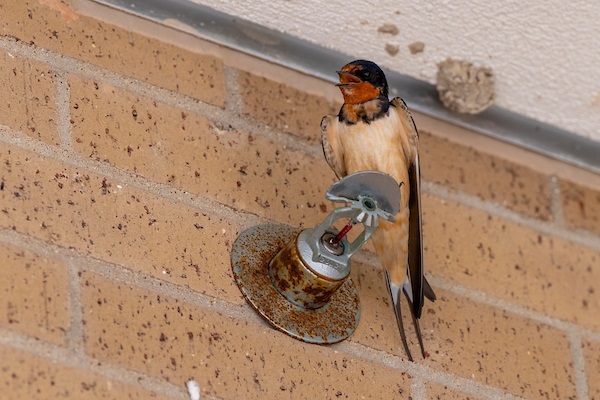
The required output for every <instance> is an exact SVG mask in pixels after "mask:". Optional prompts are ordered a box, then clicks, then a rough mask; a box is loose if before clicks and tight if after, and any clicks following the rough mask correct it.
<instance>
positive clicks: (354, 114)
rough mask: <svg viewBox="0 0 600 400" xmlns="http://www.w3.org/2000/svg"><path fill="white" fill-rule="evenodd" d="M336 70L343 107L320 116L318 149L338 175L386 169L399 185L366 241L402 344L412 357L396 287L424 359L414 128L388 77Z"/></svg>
mask: <svg viewBox="0 0 600 400" xmlns="http://www.w3.org/2000/svg"><path fill="white" fill-rule="evenodd" d="M337 73H338V75H339V83H338V84H337V86H338V87H339V89H340V91H341V92H342V96H343V97H344V105H343V106H342V108H341V109H340V112H339V114H338V115H328V116H325V117H324V118H323V120H322V122H321V135H322V141H323V152H324V154H325V159H326V160H327V163H328V164H329V166H330V167H331V169H332V170H333V171H334V172H335V174H336V175H337V177H338V179H339V178H342V177H344V176H346V175H348V174H351V173H354V172H358V171H364V170H373V171H380V172H385V173H387V174H388V175H390V176H391V177H392V178H394V179H395V180H396V182H398V183H399V184H400V191H401V200H400V201H401V204H400V211H399V212H398V214H397V215H396V221H395V222H393V223H391V222H387V221H382V222H381V223H380V225H379V228H378V229H377V230H376V231H375V232H374V233H373V235H372V236H371V240H372V241H373V246H374V247H375V252H376V253H377V257H378V259H379V261H380V262H381V264H382V265H383V267H384V269H385V278H386V284H387V288H388V291H389V294H390V296H391V298H392V303H393V308H394V313H395V315H396V322H397V324H398V329H399V330H400V336H401V338H402V344H403V345H404V349H405V351H406V354H407V356H408V358H409V359H410V360H411V361H412V355H411V353H410V350H409V348H408V344H407V341H406V334H405V332H404V326H403V323H402V314H401V311H400V297H401V291H403V292H404V295H405V296H406V298H407V300H408V303H409V308H410V311H411V314H412V320H413V324H414V326H415V331H416V333H417V338H418V340H419V345H420V347H421V353H422V355H423V357H425V356H426V355H425V349H424V346H423V338H422V336H421V329H420V327H419V318H420V317H421V311H422V309H423V301H424V297H427V298H428V299H430V300H432V301H433V300H435V293H434V292H433V290H432V288H431V286H430V285H429V283H428V282H427V281H426V280H425V277H424V276H423V241H422V237H421V193H420V180H421V178H420V172H419V152H418V141H419V138H418V133H417V128H416V126H415V123H414V121H413V118H412V116H411V115H410V112H409V110H408V107H407V106H406V103H404V101H403V100H402V99H401V98H399V97H396V98H395V99H393V100H392V101H390V100H389V98H388V84H387V80H386V78H385V75H384V73H383V71H382V70H381V68H379V66H377V64H375V63H373V62H371V61H365V60H356V61H352V62H351V63H349V64H346V65H345V66H344V67H342V69H341V70H340V71H337Z"/></svg>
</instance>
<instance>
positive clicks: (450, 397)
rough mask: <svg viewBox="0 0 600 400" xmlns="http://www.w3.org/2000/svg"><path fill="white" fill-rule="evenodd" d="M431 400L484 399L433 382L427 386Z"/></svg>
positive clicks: (428, 396)
mask: <svg viewBox="0 0 600 400" xmlns="http://www.w3.org/2000/svg"><path fill="white" fill-rule="evenodd" d="M425 387H426V388H427V389H426V390H427V398H428V399H429V400H483V399H484V397H479V396H474V395H471V394H466V393H464V392H461V391H459V390H458V389H454V388H450V387H448V386H445V385H440V384H437V383H433V382H427V383H426V384H425Z"/></svg>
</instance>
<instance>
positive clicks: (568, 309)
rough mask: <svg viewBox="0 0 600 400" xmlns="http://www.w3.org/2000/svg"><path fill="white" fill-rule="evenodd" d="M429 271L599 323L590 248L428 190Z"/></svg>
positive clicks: (598, 284)
mask: <svg viewBox="0 0 600 400" xmlns="http://www.w3.org/2000/svg"><path fill="white" fill-rule="evenodd" d="M423 210H424V217H423V220H424V227H423V231H424V247H425V265H426V268H427V270H428V271H431V273H433V274H435V275H438V276H442V277H445V278H447V279H451V280H453V281H456V282H459V283H461V284H464V285H466V286H469V287H473V288H475V289H477V290H479V291H483V292H486V293H489V294H491V295H493V296H496V297H499V298H502V299H505V300H508V301H511V302H516V303H519V304H521V305H522V306H524V307H527V308H529V309H532V310H536V311H539V312H541V313H543V314H546V315H548V316H551V317H556V318H560V319H563V320H566V321H571V322H574V323H577V324H580V325H583V326H586V327H589V328H591V329H599V328H600V319H598V318H597V315H600V297H599V296H598V295H597V293H598V292H600V270H599V269H598V268H597V266H598V263H599V262H600V256H599V255H598V254H597V253H596V252H594V251H592V250H591V249H589V248H587V247H584V246H581V245H578V244H575V243H573V242H569V241H567V240H564V239H560V238H557V237H553V236H551V235H547V234H543V233H539V232H537V231H535V230H534V229H532V228H529V227H526V226H523V225H519V224H517V223H514V222H512V221H509V220H506V219H503V218H500V217H494V216H490V215H488V214H486V213H485V212H482V211H479V210H476V209H472V208H468V207H465V206H462V205H459V204H457V203H453V202H449V201H444V200H440V199H438V198H435V197H433V196H424V197H423Z"/></svg>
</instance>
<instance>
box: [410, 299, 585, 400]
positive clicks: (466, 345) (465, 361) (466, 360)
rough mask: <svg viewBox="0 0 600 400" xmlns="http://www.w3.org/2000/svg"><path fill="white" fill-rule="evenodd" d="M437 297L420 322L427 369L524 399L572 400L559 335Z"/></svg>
mask: <svg viewBox="0 0 600 400" xmlns="http://www.w3.org/2000/svg"><path fill="white" fill-rule="evenodd" d="M436 294H437V296H438V300H437V301H435V302H434V303H428V305H427V309H426V310H425V311H424V312H423V316H422V318H421V329H422V330H423V332H424V339H425V343H426V344H427V351H428V352H429V354H430V356H429V357H428V358H427V360H425V361H424V362H425V363H426V364H428V365H429V366H431V367H433V368H435V369H441V370H445V371H447V372H450V373H453V374H456V375H459V376H462V377H463V378H466V379H473V380H475V381H477V382H480V383H483V384H486V385H490V386H493V387H497V388H500V389H503V390H506V391H508V392H509V393H512V394H514V395H517V396H523V397H525V398H549V399H575V398H576V395H575V379H574V372H573V360H572V357H571V348H570V345H569V341H568V340H567V338H566V337H565V335H564V333H562V332H560V331H559V330H557V329H554V328H551V327H549V326H547V325H542V324H538V323H535V322H533V321H531V320H529V319H525V318H522V317H519V316H517V315H514V314H511V313H508V312H506V311H502V310H500V309H497V308H493V307H490V306H486V305H482V304H478V303H474V302H472V301H469V300H467V299H464V298H461V297H458V296H456V295H453V294H452V293H449V292H446V291H444V290H441V289H437V291H436ZM409 323H410V322H409ZM413 348H415V350H414V351H415V352H417V351H418V350H417V349H418V347H416V346H413ZM417 354H418V352H417ZM422 362H423V361H422Z"/></svg>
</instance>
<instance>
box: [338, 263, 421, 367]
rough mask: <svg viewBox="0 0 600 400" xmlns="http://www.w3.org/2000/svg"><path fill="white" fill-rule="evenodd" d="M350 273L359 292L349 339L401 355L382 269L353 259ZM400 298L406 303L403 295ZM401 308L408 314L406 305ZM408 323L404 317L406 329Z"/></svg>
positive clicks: (401, 348)
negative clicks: (356, 318)
mask: <svg viewBox="0 0 600 400" xmlns="http://www.w3.org/2000/svg"><path fill="white" fill-rule="evenodd" d="M351 277H352V282H354V284H355V285H356V288H357V289H358V292H359V295H360V309H361V311H360V323H359V325H358V328H357V329H356V331H355V332H354V334H353V335H352V336H351V337H350V339H349V340H350V341H353V342H358V343H361V344H364V345H366V346H369V347H372V348H376V349H378V350H382V351H385V352H387V353H390V354H395V355H398V356H400V357H404V358H405V357H406V354H405V353H404V348H403V347H402V342H401V341H400V336H399V333H398V325H397V323H396V318H395V316H394V312H393V310H392V302H391V299H390V295H389V294H388V291H387V288H386V286H385V277H384V275H383V269H381V268H374V267H371V266H368V265H366V264H359V263H353V264H352V271H351ZM402 301H403V303H406V301H405V299H404V298H403V299H402ZM425 307H427V304H426V305H425ZM404 311H406V313H405V315H406V316H410V314H409V311H408V308H406V309H405V308H403V312H404ZM410 324H411V322H410V321H409V320H407V329H411V328H409V326H408V325H410ZM411 332H412V331H411ZM415 343H416V342H415ZM416 354H417V353H415V355H416Z"/></svg>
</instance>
